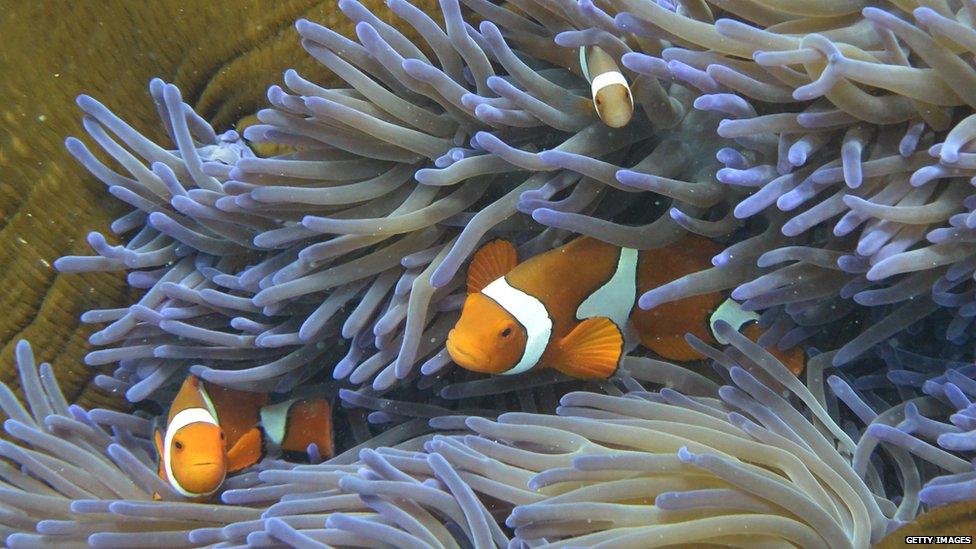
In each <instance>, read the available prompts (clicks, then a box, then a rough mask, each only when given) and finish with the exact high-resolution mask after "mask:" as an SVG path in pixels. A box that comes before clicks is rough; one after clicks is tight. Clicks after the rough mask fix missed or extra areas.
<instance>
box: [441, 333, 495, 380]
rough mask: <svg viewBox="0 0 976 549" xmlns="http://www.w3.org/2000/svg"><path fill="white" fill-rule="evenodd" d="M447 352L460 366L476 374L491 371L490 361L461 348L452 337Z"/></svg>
mask: <svg viewBox="0 0 976 549" xmlns="http://www.w3.org/2000/svg"><path fill="white" fill-rule="evenodd" d="M447 352H448V354H450V355H451V359H452V360H453V361H454V362H456V363H457V364H458V366H460V367H462V368H464V369H466V370H472V371H475V372H485V371H488V370H489V369H490V364H489V361H488V360H484V359H482V358H479V357H478V356H477V355H476V354H474V353H472V352H470V351H468V350H466V349H463V348H461V346H460V345H458V344H457V343H456V342H455V341H453V340H452V339H451V338H450V337H449V338H448V339H447Z"/></svg>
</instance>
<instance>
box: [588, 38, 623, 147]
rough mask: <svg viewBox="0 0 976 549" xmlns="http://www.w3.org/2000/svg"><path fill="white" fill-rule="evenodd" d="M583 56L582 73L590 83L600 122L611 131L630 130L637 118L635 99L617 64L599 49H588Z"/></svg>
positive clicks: (589, 47) (592, 47)
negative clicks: (632, 122) (632, 120)
mask: <svg viewBox="0 0 976 549" xmlns="http://www.w3.org/2000/svg"><path fill="white" fill-rule="evenodd" d="M579 55H580V71H582V73H583V77H584V78H586V81H587V82H589V83H590V94H591V96H592V98H593V107H594V108H595V109H596V113H597V114H598V115H599V116H600V120H602V121H603V123H604V124H606V125H607V126H610V127H611V128H622V127H624V126H626V125H627V124H628V123H629V122H630V119H631V117H632V116H633V115H634V96H633V95H632V94H631V92H630V84H629V83H627V78H626V77H625V76H624V75H623V73H622V72H620V67H619V66H618V65H617V62H616V61H614V60H613V57H611V56H610V54H608V53H607V52H606V51H604V50H603V48H601V47H599V46H584V47H582V48H580V50H579Z"/></svg>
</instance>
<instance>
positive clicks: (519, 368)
mask: <svg viewBox="0 0 976 549" xmlns="http://www.w3.org/2000/svg"><path fill="white" fill-rule="evenodd" d="M720 250H721V248H720V247H719V246H718V245H716V244H714V243H713V242H711V241H709V240H707V239H704V238H700V237H695V236H688V237H685V238H683V239H682V240H680V241H679V242H676V243H675V244H672V245H670V246H666V247H664V248H659V249H656V250H645V251H638V250H633V249H628V248H620V247H617V246H613V245H611V244H607V243H604V242H601V241H599V240H596V239H593V238H588V237H582V238H578V239H576V240H573V241H572V242H570V243H568V244H566V245H565V246H563V247H561V248H557V249H554V250H550V251H548V252H546V253H543V254H539V255H537V256H535V257H533V258H531V259H529V260H527V261H525V262H523V263H521V264H519V263H518V260H517V258H516V254H515V248H514V246H513V245H512V244H511V243H509V242H507V241H503V240H496V241H493V242H490V243H488V244H486V245H485V246H484V247H482V248H481V249H480V250H479V251H478V252H477V254H475V257H474V259H473V260H472V263H471V266H470V267H469V270H468V298H467V300H466V301H465V303H464V308H463V310H462V313H461V318H460V319H459V320H458V323H457V325H456V326H455V328H454V329H453V330H452V331H451V333H450V334H449V336H448V340H447V350H448V352H449V353H450V355H451V358H452V359H453V360H454V361H455V362H456V363H457V364H458V365H460V366H461V367H463V368H466V369H468V370H473V371H477V372H482V373H492V374H517V373H522V372H525V371H528V370H529V369H532V368H536V367H543V368H555V369H557V370H559V371H561V372H563V373H565V374H567V375H570V376H573V377H577V378H582V379H601V378H606V377H609V376H610V375H612V374H613V373H614V371H615V370H616V368H617V366H618V364H619V362H620V359H621V357H622V355H623V352H624V330H626V329H627V326H628V325H630V326H632V327H633V330H634V331H635V332H636V334H637V335H638V337H639V338H640V342H641V344H643V345H644V346H645V347H648V348H650V349H651V350H653V351H654V352H656V353H657V354H659V355H661V356H663V357H665V358H668V359H671V360H678V361H687V360H697V359H701V358H703V357H702V356H701V355H699V354H698V353H697V352H696V351H694V350H693V349H692V348H691V347H690V346H689V345H688V344H687V342H685V334H686V333H691V334H694V335H695V336H697V337H698V338H700V339H702V340H703V341H706V342H709V343H713V342H715V339H714V337H713V334H712V330H711V327H710V316H711V315H712V312H713V311H715V310H716V309H717V308H718V306H719V304H720V303H721V302H722V301H723V300H724V297H723V295H722V294H721V293H719V292H715V293H711V294H705V295H699V296H692V297H688V298H685V299H682V300H679V301H674V302H670V303H665V304H663V305H660V306H658V307H656V308H654V309H652V310H650V311H645V310H642V309H640V308H638V307H637V306H636V304H637V298H638V296H640V295H641V294H642V293H644V292H646V291H648V290H650V289H652V288H655V287H657V286H660V285H662V284H665V283H667V282H670V281H672V280H674V279H677V278H680V277H682V276H684V275H687V274H690V273H693V272H696V271H700V270H702V269H705V268H708V267H709V266H710V265H711V264H710V258H711V257H712V256H714V255H715V254H717V253H718V252H719V251H720ZM733 303H734V302H733ZM747 324H749V323H748V322H740V323H734V325H736V327H737V328H739V327H741V326H744V325H747ZM746 328H747V330H748V332H747V333H750V334H752V337H758V328H749V326H746ZM794 354H795V353H794ZM788 358H789V360H790V362H791V365H790V367H791V369H794V370H795V369H796V367H797V366H796V365H795V364H792V363H795V361H796V359H797V358H799V362H800V366H799V368H800V369H802V353H801V356H799V357H796V356H791V357H788Z"/></svg>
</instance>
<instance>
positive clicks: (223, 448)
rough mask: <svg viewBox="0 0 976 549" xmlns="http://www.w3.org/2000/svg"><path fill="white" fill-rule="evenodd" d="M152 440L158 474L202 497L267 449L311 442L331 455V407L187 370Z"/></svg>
mask: <svg viewBox="0 0 976 549" xmlns="http://www.w3.org/2000/svg"><path fill="white" fill-rule="evenodd" d="M153 442H154V443H155V446H156V453H157V457H158V458H159V476H160V478H162V479H163V480H164V481H166V482H167V483H168V484H169V485H170V487H172V488H173V490H175V491H176V492H177V493H179V494H180V495H182V496H184V497H186V498H190V499H192V500H195V501H203V500H205V499H207V498H208V497H209V496H211V495H212V494H213V493H214V492H216V491H217V490H218V489H219V488H220V486H221V485H222V484H223V482H224V479H225V478H226V476H227V474H228V473H235V472H237V471H240V470H242V469H245V468H247V467H250V466H251V465H254V464H255V463H257V462H258V461H260V460H261V458H262V457H263V456H264V455H265V452H266V451H268V450H273V449H280V450H281V451H282V452H294V453H305V452H306V451H307V449H308V447H309V446H310V445H311V444H315V445H316V447H317V448H318V452H319V454H320V455H321V456H323V457H332V455H333V453H334V447H333V442H332V411H331V406H330V404H329V401H328V400H325V399H309V400H302V399H293V400H288V401H285V402H280V403H277V404H270V405H269V404H268V395H267V394H265V393H252V392H248V391H237V390H234V389H227V388H225V387H220V386H218V385H214V384H211V383H207V382H205V381H202V380H201V379H200V378H198V377H197V376H194V375H190V376H188V377H187V378H186V381H184V382H183V386H182V387H180V391H179V392H178V393H177V394H176V398H175V399H174V400H173V404H172V406H171V407H170V410H169V415H168V416H167V420H166V428H165V430H162V429H159V428H156V429H153ZM158 497H159V496H158V494H157V495H156V498H157V499H158Z"/></svg>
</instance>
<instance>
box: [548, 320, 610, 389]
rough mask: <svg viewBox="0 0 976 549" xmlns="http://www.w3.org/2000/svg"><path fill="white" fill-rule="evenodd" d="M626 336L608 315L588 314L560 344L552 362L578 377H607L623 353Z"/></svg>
mask: <svg viewBox="0 0 976 549" xmlns="http://www.w3.org/2000/svg"><path fill="white" fill-rule="evenodd" d="M623 350H624V337H623V334H621V333H620V328H618V327H617V325H616V324H614V323H613V321H612V320H610V319H609V318H606V317H602V316H601V317H593V318H588V319H586V320H584V321H582V322H580V323H579V324H577V325H576V327H575V328H573V331H571V332H570V333H569V334H567V335H566V337H564V338H563V339H562V340H561V341H559V342H558V344H557V352H556V353H555V356H554V357H553V360H552V366H553V367H554V368H555V369H557V370H559V371H560V372H562V373H564V374H566V375H568V376H572V377H575V378H579V379H606V378H608V377H610V376H612V375H613V374H614V372H616V371H617V367H618V366H619V365H620V361H621V359H622V357H623Z"/></svg>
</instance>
